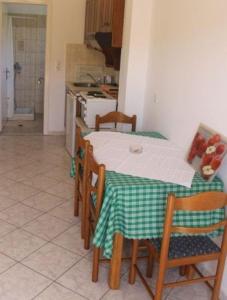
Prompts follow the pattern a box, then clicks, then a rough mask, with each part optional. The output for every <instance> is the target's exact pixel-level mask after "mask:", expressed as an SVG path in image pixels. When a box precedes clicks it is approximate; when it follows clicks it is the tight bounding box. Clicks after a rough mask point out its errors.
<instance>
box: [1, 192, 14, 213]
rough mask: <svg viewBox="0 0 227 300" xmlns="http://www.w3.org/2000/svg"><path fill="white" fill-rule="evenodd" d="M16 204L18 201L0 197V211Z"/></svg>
mask: <svg viewBox="0 0 227 300" xmlns="http://www.w3.org/2000/svg"><path fill="white" fill-rule="evenodd" d="M17 203H18V201H15V200H13V199H10V198H9V197H6V196H2V195H0V211H1V210H3V209H6V208H8V207H11V206H13V205H15V204H17Z"/></svg>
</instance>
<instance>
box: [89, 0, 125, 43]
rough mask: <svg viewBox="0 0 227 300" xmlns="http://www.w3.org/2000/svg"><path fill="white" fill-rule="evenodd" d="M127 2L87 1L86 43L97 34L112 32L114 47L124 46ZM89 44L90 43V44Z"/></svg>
mask: <svg viewBox="0 0 227 300" xmlns="http://www.w3.org/2000/svg"><path fill="white" fill-rule="evenodd" d="M124 7H125V0H87V1H86V19H85V42H87V43H88V41H89V40H90V39H91V38H93V37H94V34H95V33H96V32H111V33H112V47H117V48H120V47H121V46H122V32H123V22H124ZM88 44H89V43H88Z"/></svg>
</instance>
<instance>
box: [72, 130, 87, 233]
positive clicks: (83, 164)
mask: <svg viewBox="0 0 227 300" xmlns="http://www.w3.org/2000/svg"><path fill="white" fill-rule="evenodd" d="M89 145H90V143H89V141H86V140H85V139H84V138H83V137H82V136H81V130H80V128H79V127H77V128H76V147H75V148H76V156H75V163H76V167H75V194H74V216H79V203H80V202H81V236H82V238H83V237H84V222H85V195H86V180H85V176H86V169H87V153H88V148H89Z"/></svg>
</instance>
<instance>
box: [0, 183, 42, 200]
mask: <svg viewBox="0 0 227 300" xmlns="http://www.w3.org/2000/svg"><path fill="white" fill-rule="evenodd" d="M38 192H39V190H37V189H34V188H32V187H30V186H27V185H25V184H22V183H19V182H16V183H15V184H12V185H10V186H8V187H6V188H1V189H0V195H3V196H6V197H9V198H11V199H13V200H17V201H23V200H25V199H26V198H29V197H31V196H33V195H35V194H36V193H38Z"/></svg>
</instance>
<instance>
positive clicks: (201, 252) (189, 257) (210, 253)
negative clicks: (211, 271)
mask: <svg viewBox="0 0 227 300" xmlns="http://www.w3.org/2000/svg"><path fill="white" fill-rule="evenodd" d="M226 205H227V195H226V194H224V193H221V192H204V193H201V194H198V195H196V196H191V197H186V198H176V197H175V196H174V195H173V194H170V195H169V197H168V202H167V209H166V218H165V225H164V233H163V238H162V239H158V238H157V239H151V240H147V241H146V245H147V248H148V252H149V258H148V269H147V276H148V277H151V275H152V264H153V260H154V259H156V260H158V261H159V263H160V265H159V272H158V278H157V284H156V293H155V295H154V294H153V292H152V291H151V289H150V287H149V285H148V283H147V281H146V280H145V278H144V277H143V275H142V273H141V271H140V269H139V267H138V265H137V264H136V262H137V253H138V245H139V241H138V240H134V241H133V247H132V261H131V268H130V274H129V283H131V284H133V283H134V282H135V277H136V273H138V275H139V277H140V278H141V280H142V282H143V284H144V285H145V287H146V289H147V291H148V292H149V294H150V296H151V297H152V299H155V300H160V299H161V297H162V293H163V288H166V287H170V288H171V287H176V286H182V285H186V284H193V283H199V282H205V283H206V284H207V285H208V286H209V287H210V288H211V289H212V300H218V297H219V291H220V286H221V281H222V275H223V270H224V266H225V259H226V253H227V219H223V220H222V221H221V222H219V223H217V224H213V225H211V226H207V227H183V226H182V227H181V226H174V224H173V216H174V212H175V211H179V210H182V211H189V212H193V211H194V212H195V211H197V212H199V211H212V210H216V209H220V208H223V207H225V206H226ZM221 227H224V234H223V239H222V245H221V248H219V247H218V246H217V245H216V244H215V243H214V242H213V241H212V240H211V239H210V238H209V237H208V236H206V235H201V234H204V233H210V232H212V231H214V230H217V229H219V228H221ZM171 233H179V234H180V236H174V237H171ZM182 234H184V235H183V236H182ZM212 260H217V261H218V265H217V270H216V273H215V275H214V276H203V274H202V273H201V272H200V270H199V269H198V268H197V267H196V266H195V264H197V263H201V262H205V261H212ZM180 266H187V267H189V268H191V269H192V270H193V271H194V272H195V273H197V275H199V278H195V279H193V278H189V279H188V278H187V279H186V280H183V281H178V282H172V283H164V278H165V271H166V269H168V268H172V267H180ZM212 280H214V285H211V284H210V281H212Z"/></svg>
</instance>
